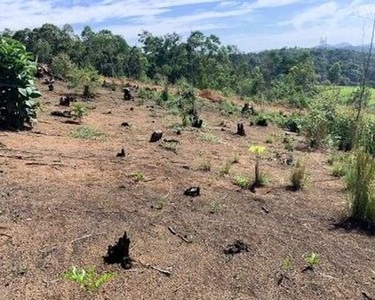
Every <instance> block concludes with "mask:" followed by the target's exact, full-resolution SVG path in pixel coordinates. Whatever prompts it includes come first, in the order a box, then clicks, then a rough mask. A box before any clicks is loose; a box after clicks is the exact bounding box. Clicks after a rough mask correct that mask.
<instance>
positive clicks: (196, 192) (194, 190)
mask: <svg viewBox="0 0 375 300" xmlns="http://www.w3.org/2000/svg"><path fill="white" fill-rule="evenodd" d="M200 194H201V189H200V187H191V188H188V189H187V190H186V191H185V192H184V195H185V196H189V197H198V196H200Z"/></svg>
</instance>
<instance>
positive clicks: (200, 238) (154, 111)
mask: <svg viewBox="0 0 375 300" xmlns="http://www.w3.org/2000/svg"><path fill="white" fill-rule="evenodd" d="M41 89H42V90H43V92H44V96H43V98H42V109H43V110H42V112H41V113H40V116H39V123H38V125H37V126H36V127H35V128H34V129H33V130H32V131H23V132H1V135H0V142H1V143H0V145H1V146H0V163H1V165H0V170H1V172H0V179H1V181H0V200H1V206H0V299H4V300H5V299H6V300H12V299H14V300H16V299H17V300H18V299H27V300H31V299H35V300H36V299H54V300H57V299H100V300H103V299H110V300H116V299H194V300H195V299H213V300H219V299H236V300H238V299H296V300H301V299H308V300H314V299H324V300H327V299H366V298H365V297H364V296H363V293H365V294H366V295H368V297H372V299H373V298H374V297H375V288H374V284H373V282H372V280H371V270H372V269H375V255H374V254H375V246H374V240H373V237H371V236H369V235H366V234H364V233H361V232H358V231H345V230H343V229H336V228H335V226H333V224H334V223H335V222H337V221H338V220H339V219H340V216H342V214H343V212H344V210H345V208H346V195H345V194H344V193H343V186H342V183H341V182H340V180H338V179H335V178H334V177H332V176H331V175H330V171H329V168H328V166H327V165H326V160H327V155H326V154H324V153H317V152H315V153H308V154H306V153H300V152H296V153H295V156H307V162H308V170H309V172H310V184H309V186H308V188H307V190H306V191H304V192H292V191H288V190H287V189H286V186H287V185H288V177H289V173H290V169H291V167H289V166H287V165H283V164H281V163H280V161H278V160H276V159H274V157H275V152H279V153H280V152H285V150H283V145H282V144H281V143H274V144H272V145H269V144H267V145H266V146H267V150H268V151H267V155H266V156H267V157H269V159H267V160H264V161H262V165H261V167H262V169H263V170H264V171H265V172H266V173H267V174H268V177H269V180H270V183H269V185H268V186H267V187H265V188H262V189H258V190H257V192H256V194H253V193H251V192H250V191H247V190H241V189H239V188H238V187H236V186H235V185H234V184H233V178H234V177H235V176H236V175H241V174H242V175H247V176H251V175H252V173H253V168H254V158H253V157H252V155H251V154H250V153H249V152H248V150H247V148H248V145H249V144H250V143H254V144H259V143H260V144H265V141H266V140H267V138H268V137H269V136H270V134H271V133H281V134H283V132H282V130H280V129H278V128H276V127H272V126H270V127H267V128H260V127H250V126H247V125H246V132H247V137H246V138H244V137H239V136H236V135H234V134H233V132H234V131H235V129H236V123H237V122H238V121H239V119H237V118H235V117H232V118H224V117H222V116H221V115H220V112H219V111H218V110H217V109H214V108H212V107H211V106H212V105H209V106H210V107H211V108H210V107H209V106H206V107H205V108H204V109H203V113H202V117H203V119H204V121H205V127H204V128H203V129H201V130H184V131H183V132H182V135H181V136H177V135H175V133H173V131H172V125H173V124H174V123H178V122H179V118H178V117H177V116H173V115H170V114H168V112H167V111H165V110H163V109H161V108H147V107H146V105H152V103H147V104H144V105H142V106H138V105H136V104H135V103H134V102H124V101H122V100H121V99H122V97H121V96H122V95H121V93H120V91H118V92H111V91H106V90H102V91H100V95H99V96H98V97H97V98H96V99H95V100H93V101H92V102H91V103H90V104H89V106H90V108H91V109H90V114H89V116H87V117H86V118H84V120H83V124H82V125H70V124H65V123H63V122H62V119H59V118H55V117H51V116H50V112H51V111H52V110H56V109H59V108H58V107H57V106H56V105H57V103H58V100H59V95H60V94H62V93H64V92H66V91H67V87H66V86H65V85H64V84H57V85H56V89H55V92H52V93H51V92H48V91H47V87H45V86H41ZM130 107H134V110H133V111H131V110H130ZM109 112H111V114H108V113H109ZM223 120H225V122H226V124H227V126H228V127H227V128H226V131H221V127H220V126H219V124H220V122H221V121H223ZM125 121H126V122H129V123H130V124H131V128H124V127H121V126H120V125H121V123H122V122H125ZM243 121H244V122H245V124H248V121H246V120H243ZM79 126H90V127H91V128H96V129H97V130H100V131H101V132H103V133H104V134H106V139H105V140H104V141H85V140H80V139H75V138H72V137H70V132H71V131H72V130H74V129H75V128H77V127H79ZM154 130H163V131H164V137H165V138H168V139H169V138H173V139H178V140H179V141H180V142H181V143H180V145H179V146H178V149H177V153H174V152H171V151H168V150H166V149H164V148H162V147H160V146H159V145H158V144H157V143H156V144H154V143H149V138H150V135H151V133H152V132H153V131H154ZM202 134H203V135H202ZM208 134H212V135H214V137H216V138H217V139H218V140H217V141H209V140H212V139H213V138H212V136H209V135H208ZM202 137H203V138H202ZM121 148H124V149H125V151H126V153H127V156H126V157H125V158H123V159H121V158H116V154H117V153H118V152H119V151H120V150H121ZM235 154H237V155H238V156H239V158H240V162H239V163H238V164H235V165H233V167H232V169H231V172H230V175H226V176H221V175H220V168H221V166H222V165H224V163H225V162H226V161H228V160H230V159H231V158H232V157H233V156H234V155H235ZM208 161H209V162H211V167H212V168H211V171H210V172H203V171H199V170H198V169H199V165H201V164H202V163H203V162H208ZM184 166H185V168H184ZM186 167H190V169H187V168H186ZM135 171H141V172H142V173H143V174H144V176H145V180H143V181H139V182H134V180H133V179H132V178H131V177H130V176H129V175H130V174H131V173H132V172H135ZM190 186H200V187H201V189H202V195H201V196H200V197H197V198H189V197H186V196H184V195H183V192H184V190H185V189H187V188H189V187H190ZM163 198H166V199H168V201H167V203H166V204H165V206H164V208H163V209H157V207H158V204H159V202H160V200H161V199H163ZM214 202H215V203H216V202H217V203H219V204H220V210H219V211H218V212H216V213H213V214H212V213H210V204H211V203H214ZM266 210H267V211H268V213H266ZM170 226H171V227H173V228H174V229H175V230H176V231H177V232H178V233H180V234H182V235H183V236H186V238H187V239H188V240H189V241H191V243H186V242H185V241H184V240H183V239H181V238H179V237H178V236H176V235H173V234H171V232H170V231H169V230H168V227H170ZM124 231H127V232H128V234H129V235H130V238H131V250H130V251H131V255H132V257H133V258H134V259H136V260H138V261H141V262H142V263H144V264H149V265H152V266H155V267H158V268H161V269H165V270H169V271H170V272H171V273H172V276H170V277H167V276H165V275H163V274H161V273H159V272H158V271H155V270H152V269H147V268H144V267H142V266H141V265H140V264H135V266H134V268H133V269H132V270H130V271H125V270H122V269H121V268H120V267H118V266H107V265H105V264H104V263H103V258H102V257H103V255H105V253H106V250H107V246H108V245H110V244H113V243H114V242H115V241H117V240H118V238H119V237H120V236H122V234H123V233H124ZM235 240H243V241H244V242H246V243H247V244H248V245H249V252H244V253H241V254H238V255H235V256H233V257H230V256H228V255H225V254H224V252H223V250H224V249H225V247H226V246H227V245H228V244H232V243H233V242H234V241H235ZM312 251H315V252H318V253H319V254H320V258H321V263H320V265H318V266H317V267H316V269H315V271H307V272H302V270H303V269H304V268H305V267H306V264H305V261H304V258H305V256H306V255H307V254H308V253H310V252H312ZM288 256H289V257H291V259H292V260H293V265H292V268H291V270H289V271H284V270H283V269H282V267H281V265H282V262H283V260H284V259H285V258H286V257H288ZM72 266H77V267H80V268H81V267H84V268H89V267H91V266H94V267H96V269H97V270H99V271H113V272H114V273H115V277H114V278H113V279H112V280H111V281H110V282H108V283H107V284H106V285H104V287H103V288H102V289H101V290H100V291H99V293H98V294H95V295H88V294H86V293H85V291H84V290H82V289H80V288H79V287H78V286H77V285H76V284H75V283H73V282H68V281H66V280H62V279H61V278H62V274H63V273H64V272H66V271H67V270H68V269H70V268H71V267H72ZM282 274H284V275H285V277H286V278H284V279H283V280H282V281H281V284H278V281H279V280H280V278H281V276H282Z"/></svg>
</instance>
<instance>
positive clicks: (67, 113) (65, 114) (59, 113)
mask: <svg viewBox="0 0 375 300" xmlns="http://www.w3.org/2000/svg"><path fill="white" fill-rule="evenodd" d="M51 116H54V117H61V118H71V117H72V113H71V112H70V111H67V110H65V111H59V110H55V111H52V112H51Z"/></svg>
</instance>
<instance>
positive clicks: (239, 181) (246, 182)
mask: <svg viewBox="0 0 375 300" xmlns="http://www.w3.org/2000/svg"><path fill="white" fill-rule="evenodd" d="M234 184H235V185H237V186H239V187H240V188H241V189H244V190H245V189H248V188H249V187H250V179H249V178H247V177H245V176H242V175H240V176H237V177H236V178H234Z"/></svg>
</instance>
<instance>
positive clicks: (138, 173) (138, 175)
mask: <svg viewBox="0 0 375 300" xmlns="http://www.w3.org/2000/svg"><path fill="white" fill-rule="evenodd" d="M130 177H131V178H132V179H133V180H134V181H142V180H144V179H145V176H144V175H143V173H142V171H135V172H133V173H131V174H130Z"/></svg>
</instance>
